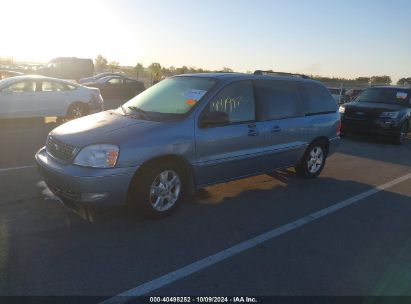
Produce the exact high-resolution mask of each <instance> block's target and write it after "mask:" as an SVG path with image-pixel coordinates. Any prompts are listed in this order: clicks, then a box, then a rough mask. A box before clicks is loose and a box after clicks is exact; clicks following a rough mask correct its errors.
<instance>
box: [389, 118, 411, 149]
mask: <svg viewBox="0 0 411 304" xmlns="http://www.w3.org/2000/svg"><path fill="white" fill-rule="evenodd" d="M407 134H408V123H407V122H403V123H402V124H401V126H400V131H399V133H398V134H397V135H396V136H395V137H394V138H393V140H392V141H393V143H394V144H396V145H401V144H402V143H404V141H405V139H406V138H407Z"/></svg>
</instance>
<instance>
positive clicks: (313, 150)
mask: <svg viewBox="0 0 411 304" xmlns="http://www.w3.org/2000/svg"><path fill="white" fill-rule="evenodd" d="M326 158H327V153H326V149H325V145H324V143H322V142H321V141H316V142H313V143H312V144H311V145H310V146H309V147H308V149H307V150H306V151H305V153H304V155H303V157H302V159H301V162H300V163H299V164H298V165H297V166H295V171H296V173H297V174H298V175H299V176H301V177H304V178H314V177H317V176H318V175H319V174H320V173H321V171H322V170H323V168H324V165H325V160H326Z"/></svg>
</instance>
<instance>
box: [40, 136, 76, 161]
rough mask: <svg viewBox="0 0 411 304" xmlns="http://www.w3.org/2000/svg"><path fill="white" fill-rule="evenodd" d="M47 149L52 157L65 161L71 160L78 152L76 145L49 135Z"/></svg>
mask: <svg viewBox="0 0 411 304" xmlns="http://www.w3.org/2000/svg"><path fill="white" fill-rule="evenodd" d="M46 150H47V153H48V154H50V155H51V156H52V157H54V158H56V159H57V160H60V161H63V162H69V161H71V160H72V159H73V157H74V154H75V153H76V152H77V149H76V147H75V146H73V145H70V144H66V143H63V142H61V141H60V140H57V139H55V138H54V137H52V136H48V137H47V143H46Z"/></svg>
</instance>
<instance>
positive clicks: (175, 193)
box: [128, 162, 186, 218]
mask: <svg viewBox="0 0 411 304" xmlns="http://www.w3.org/2000/svg"><path fill="white" fill-rule="evenodd" d="M185 180H186V179H185V177H184V174H183V170H181V168H180V167H179V166H177V165H175V164H173V163H169V162H164V163H161V164H158V165H147V166H146V167H145V168H142V171H141V172H140V173H138V174H137V175H136V176H135V178H134V179H133V181H132V183H131V188H130V191H129V198H128V204H129V206H131V207H137V210H138V211H139V212H140V213H141V214H142V215H143V216H145V217H148V218H162V217H165V216H168V215H170V214H171V213H173V212H174V211H175V210H176V209H177V207H178V205H179V204H180V202H181V201H182V198H183V192H184V191H185V189H186V187H185V186H186V185H185V184H186V182H185Z"/></svg>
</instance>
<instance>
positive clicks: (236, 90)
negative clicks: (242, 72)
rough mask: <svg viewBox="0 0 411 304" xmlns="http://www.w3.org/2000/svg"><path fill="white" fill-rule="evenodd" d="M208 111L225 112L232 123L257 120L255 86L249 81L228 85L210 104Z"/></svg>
mask: <svg viewBox="0 0 411 304" xmlns="http://www.w3.org/2000/svg"><path fill="white" fill-rule="evenodd" d="M208 111H210V112H225V113H227V114H228V117H229V119H230V122H231V123H239V122H247V121H253V120H255V102H254V92H253V86H252V84H251V82H249V81H241V82H236V83H233V84H229V85H227V86H226V87H225V88H223V89H222V90H221V92H220V93H218V94H217V96H216V97H214V99H213V100H212V101H211V102H210V104H209V108H208Z"/></svg>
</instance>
